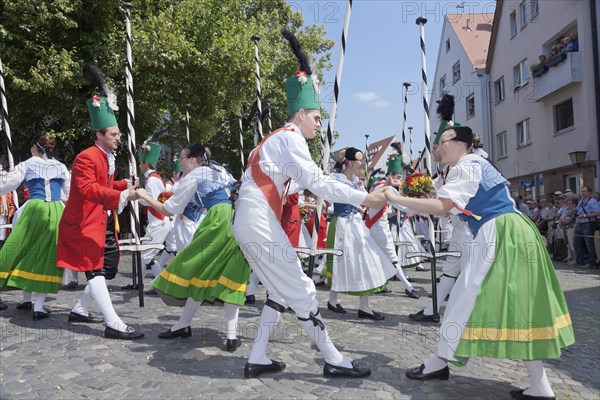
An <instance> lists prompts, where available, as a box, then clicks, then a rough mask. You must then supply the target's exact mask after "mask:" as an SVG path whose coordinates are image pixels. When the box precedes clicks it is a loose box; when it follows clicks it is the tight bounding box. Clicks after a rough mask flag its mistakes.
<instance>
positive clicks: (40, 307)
mask: <svg viewBox="0 0 600 400" xmlns="http://www.w3.org/2000/svg"><path fill="white" fill-rule="evenodd" d="M47 295H48V293H36V294H35V303H34V305H33V311H41V312H46V310H44V301H46V296H47Z"/></svg>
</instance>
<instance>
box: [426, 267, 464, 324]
mask: <svg viewBox="0 0 600 400" xmlns="http://www.w3.org/2000/svg"><path fill="white" fill-rule="evenodd" d="M455 283H456V279H454V278H450V277H448V276H446V275H442V277H441V278H440V282H439V283H438V284H437V290H436V292H437V303H438V312H439V309H440V304H442V302H443V301H444V299H445V298H446V296H448V295H449V294H450V291H452V288H453V287H454V284H455ZM424 313H425V315H433V301H432V302H431V303H429V305H428V306H427V308H425V310H424Z"/></svg>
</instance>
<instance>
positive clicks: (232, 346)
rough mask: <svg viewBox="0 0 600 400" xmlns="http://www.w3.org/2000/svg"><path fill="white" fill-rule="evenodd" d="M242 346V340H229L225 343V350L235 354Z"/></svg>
mask: <svg viewBox="0 0 600 400" xmlns="http://www.w3.org/2000/svg"><path fill="white" fill-rule="evenodd" d="M241 345H242V339H227V341H226V342H225V350H227V351H228V352H230V353H233V352H234V351H236V350H237V348H238V347H240V346H241Z"/></svg>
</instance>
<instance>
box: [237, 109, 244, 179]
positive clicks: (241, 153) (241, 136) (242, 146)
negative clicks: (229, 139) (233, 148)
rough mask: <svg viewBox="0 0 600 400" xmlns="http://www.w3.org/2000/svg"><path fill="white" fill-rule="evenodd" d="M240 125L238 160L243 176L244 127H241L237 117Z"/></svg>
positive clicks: (240, 118)
mask: <svg viewBox="0 0 600 400" xmlns="http://www.w3.org/2000/svg"><path fill="white" fill-rule="evenodd" d="M238 122H239V123H240V160H241V162H242V175H241V176H243V175H244V169H245V167H244V127H243V126H242V117H238Z"/></svg>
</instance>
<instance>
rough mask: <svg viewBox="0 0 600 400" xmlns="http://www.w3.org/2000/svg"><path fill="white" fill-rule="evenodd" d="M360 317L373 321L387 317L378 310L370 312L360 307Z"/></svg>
mask: <svg viewBox="0 0 600 400" xmlns="http://www.w3.org/2000/svg"><path fill="white" fill-rule="evenodd" d="M358 318H369V319H372V320H373V321H383V320H384V319H385V317H384V316H383V315H381V314H379V313H378V312H377V311H373V314H369V313H368V312H366V311H363V310H361V309H358Z"/></svg>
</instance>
